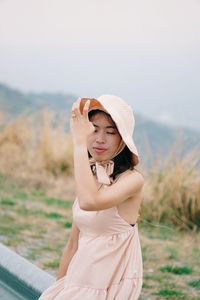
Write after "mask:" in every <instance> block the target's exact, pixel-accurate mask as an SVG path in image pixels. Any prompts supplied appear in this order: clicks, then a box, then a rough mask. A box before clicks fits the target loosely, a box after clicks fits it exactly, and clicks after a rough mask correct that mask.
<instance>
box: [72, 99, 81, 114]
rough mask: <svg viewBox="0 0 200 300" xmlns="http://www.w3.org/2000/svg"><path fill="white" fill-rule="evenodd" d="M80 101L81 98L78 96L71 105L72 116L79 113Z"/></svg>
mask: <svg viewBox="0 0 200 300" xmlns="http://www.w3.org/2000/svg"><path fill="white" fill-rule="evenodd" d="M80 101H81V98H78V99H77V100H76V101H75V102H74V103H73V105H72V114H71V117H72V118H76V117H78V116H80V115H81V113H80V109H79V107H80Z"/></svg>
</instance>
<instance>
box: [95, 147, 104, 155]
mask: <svg viewBox="0 0 200 300" xmlns="http://www.w3.org/2000/svg"><path fill="white" fill-rule="evenodd" d="M106 150H107V149H105V148H100V147H94V151H95V152H96V153H97V154H101V153H103V152H105V151H106Z"/></svg>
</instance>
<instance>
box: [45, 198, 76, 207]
mask: <svg viewBox="0 0 200 300" xmlns="http://www.w3.org/2000/svg"><path fill="white" fill-rule="evenodd" d="M43 201H44V203H45V204H47V205H53V206H57V207H63V208H71V206H72V202H71V201H69V200H63V199H56V198H49V197H47V198H44V199H43Z"/></svg>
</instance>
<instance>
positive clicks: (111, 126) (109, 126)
mask: <svg viewBox="0 0 200 300" xmlns="http://www.w3.org/2000/svg"><path fill="white" fill-rule="evenodd" d="M93 125H94V127H96V128H99V127H100V126H98V125H96V124H94V123H93ZM105 128H107V129H109V128H111V129H117V128H116V126H114V125H108V126H106V127H105Z"/></svg>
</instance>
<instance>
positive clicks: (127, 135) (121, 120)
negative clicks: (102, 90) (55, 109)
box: [80, 95, 139, 164]
mask: <svg viewBox="0 0 200 300" xmlns="http://www.w3.org/2000/svg"><path fill="white" fill-rule="evenodd" d="M88 99H89V100H90V106H89V111H91V110H94V109H100V110H103V111H105V112H107V113H108V114H109V115H110V116H111V118H112V119H113V121H114V122H115V124H116V126H117V129H118V131H119V133H120V135H121V137H122V139H123V141H124V143H125V144H126V145H127V147H128V148H129V150H130V151H131V152H132V155H133V161H134V164H138V163H139V155H138V151H137V148H136V146H135V143H134V141H133V131H134V127H135V118H134V115H133V110H132V108H131V106H130V105H128V104H127V103H126V102H125V101H124V100H123V99H122V98H120V97H117V96H114V95H102V96H100V97H98V98H90V97H88V98H86V97H85V98H81V101H80V111H81V113H82V111H83V107H84V104H85V102H86V101H87V100H88Z"/></svg>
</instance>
